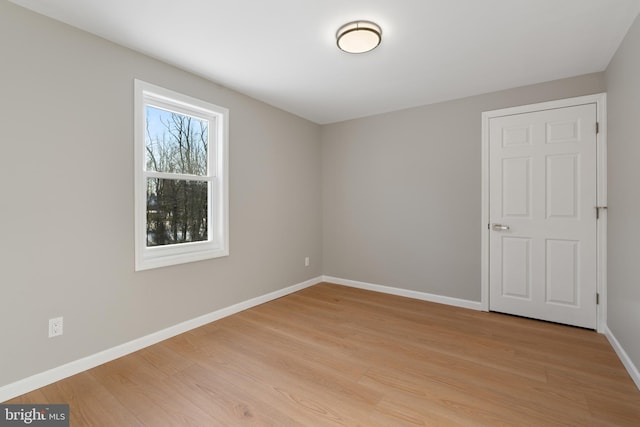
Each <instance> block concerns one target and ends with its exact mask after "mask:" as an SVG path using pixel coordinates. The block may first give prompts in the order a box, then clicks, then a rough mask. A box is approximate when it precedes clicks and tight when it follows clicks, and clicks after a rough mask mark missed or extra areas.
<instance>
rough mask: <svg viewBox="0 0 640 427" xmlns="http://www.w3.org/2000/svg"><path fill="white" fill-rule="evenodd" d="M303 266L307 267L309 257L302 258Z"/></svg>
mask: <svg viewBox="0 0 640 427" xmlns="http://www.w3.org/2000/svg"><path fill="white" fill-rule="evenodd" d="M304 266H305V267H309V257H305V258H304Z"/></svg>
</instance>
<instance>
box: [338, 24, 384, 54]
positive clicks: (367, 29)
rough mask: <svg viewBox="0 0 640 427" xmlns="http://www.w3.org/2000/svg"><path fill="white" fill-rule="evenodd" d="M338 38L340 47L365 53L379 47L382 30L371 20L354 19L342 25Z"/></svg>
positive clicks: (348, 50) (350, 51) (347, 50)
mask: <svg viewBox="0 0 640 427" xmlns="http://www.w3.org/2000/svg"><path fill="white" fill-rule="evenodd" d="M336 39H337V41H338V47H339V48H340V49H341V50H343V51H345V52H347V53H365V52H369V51H370V50H373V49H375V48H376V47H378V45H379V44H380V42H381V41H382V30H381V29H380V27H379V26H378V25H377V24H374V23H373V22H370V21H354V22H349V23H348V24H344V25H343V26H342V27H340V28H339V29H338V32H337V33H336Z"/></svg>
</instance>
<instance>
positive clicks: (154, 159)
mask: <svg viewBox="0 0 640 427" xmlns="http://www.w3.org/2000/svg"><path fill="white" fill-rule="evenodd" d="M145 111H146V115H147V123H146V126H147V127H146V137H145V142H146V152H147V153H146V156H147V170H148V171H156V172H170V173H183V174H190V175H200V176H203V175H206V174H207V149H208V144H209V121H208V120H204V119H199V118H195V117H191V116H188V115H185V114H179V113H173V112H171V111H167V110H163V109H160V108H156V107H152V106H150V105H147V106H146V108H145Z"/></svg>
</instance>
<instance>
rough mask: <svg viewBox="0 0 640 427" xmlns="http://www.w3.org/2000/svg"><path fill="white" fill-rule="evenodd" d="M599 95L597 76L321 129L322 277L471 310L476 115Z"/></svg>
mask: <svg viewBox="0 0 640 427" xmlns="http://www.w3.org/2000/svg"><path fill="white" fill-rule="evenodd" d="M604 91H605V85H604V75H603V74H602V73H597V74H589V75H584V76H579V77H574V78H570V79H564V80H558V81H554V82H550V83H544V84H539V85H533V86H527V87H522V88H517V89H511V90H506V91H501V92H495V93H491V94H486V95H480V96H475V97H470V98H465V99H460V100H456V101H451V102H445V103H440V104H435V105H428V106H424V107H419V108H412V109H408V110H403V111H397V112H393V113H388V114H383V115H378V116H373V117H368V118H363V119H358V120H351V121H347V122H342V123H336V124H332V125H326V126H323V127H322V131H321V135H322V136H321V138H322V167H323V173H322V176H323V178H322V180H323V185H322V188H323V203H322V206H323V238H324V240H323V253H324V257H323V259H324V274H326V275H329V276H336V277H340V278H343V279H351V280H357V281H363V282H369V283H374V284H380V285H387V286H393V287H398V288H403V289H409V290H415V291H421V292H427V293H431V294H436V295H444V296H449V297H455V298H461V299H466V300H472V301H480V237H481V234H480V233H481V224H480V219H481V218H480V215H481V200H480V197H481V187H480V178H481V162H480V149H481V113H482V112H483V111H487V110H494V109H498V108H505V107H511V106H516V105H524V104H530V103H535V102H542V101H549V100H554V99H560V98H568V97H573V96H580V95H587V94H593V93H599V92H604Z"/></svg>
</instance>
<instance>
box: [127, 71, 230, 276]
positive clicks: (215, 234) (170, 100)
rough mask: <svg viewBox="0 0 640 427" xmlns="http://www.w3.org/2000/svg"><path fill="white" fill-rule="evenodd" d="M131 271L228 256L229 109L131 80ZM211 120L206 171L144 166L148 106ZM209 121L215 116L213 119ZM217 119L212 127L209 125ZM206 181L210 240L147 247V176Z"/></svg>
mask: <svg viewBox="0 0 640 427" xmlns="http://www.w3.org/2000/svg"><path fill="white" fill-rule="evenodd" d="M134 92H135V96H134V106H135V120H134V131H135V137H134V143H135V155H134V161H135V172H134V174H135V270H136V271H141V270H148V269H152V268H157V267H165V266H170V265H176V264H183V263H188V262H194V261H201V260H205V259H210V258H218V257H223V256H228V255H229V136H228V135H229V133H228V132H229V131H228V129H229V110H228V109H226V108H223V107H219V106H217V105H214V104H211V103H209V102H206V101H203V100H200V99H196V98H192V97H190V96H187V95H183V94H181V93H178V92H174V91H172V90H169V89H165V88H163V87H160V86H156V85H153V84H150V83H147V82H144V81H141V80H137V79H136V80H135V81H134ZM147 105H152V106H155V107H159V108H162V109H165V110H169V111H174V112H176V113H179V114H185V115H190V116H193V117H196V118H202V119H207V120H209V123H210V125H209V145H208V151H207V153H208V173H207V175H206V176H192V175H184V174H175V173H161V172H153V171H147V169H146V140H145V137H146V106H147ZM212 119H213V120H212ZM213 123H215V126H211V124H213ZM168 176H171V177H172V178H173V179H180V180H196V181H206V182H208V184H209V185H208V187H209V190H208V191H209V208H208V215H209V223H208V224H209V227H208V233H209V235H208V239H207V240H206V241H201V242H190V243H179V244H172V245H163V246H152V247H148V246H147V179H148V178H152V177H156V178H165V177H168Z"/></svg>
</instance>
